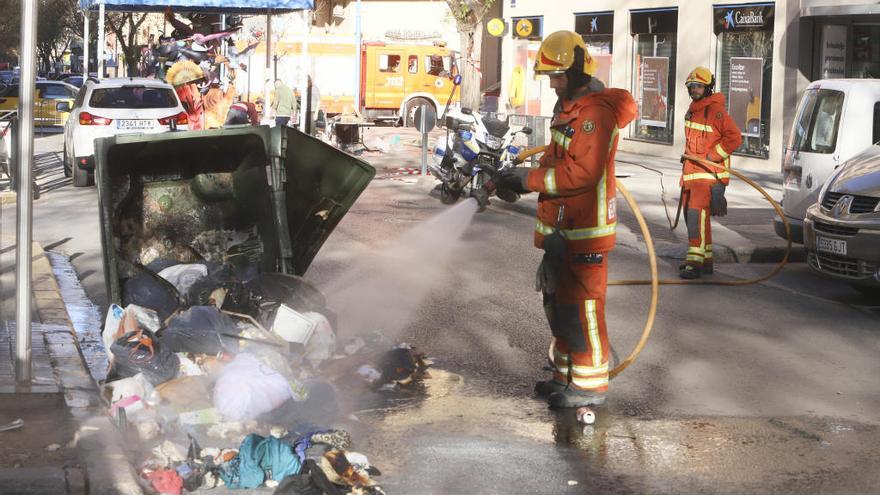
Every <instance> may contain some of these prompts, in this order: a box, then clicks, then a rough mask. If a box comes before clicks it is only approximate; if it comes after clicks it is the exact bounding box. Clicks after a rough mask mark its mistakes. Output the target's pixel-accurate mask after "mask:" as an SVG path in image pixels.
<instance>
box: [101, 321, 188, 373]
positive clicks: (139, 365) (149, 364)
mask: <svg viewBox="0 0 880 495" xmlns="http://www.w3.org/2000/svg"><path fill="white" fill-rule="evenodd" d="M110 352H111V353H113V371H114V372H115V373H116V375H117V376H120V377H122V378H127V377H130V376H135V375H137V374H138V373H143V374H144V377H145V378H146V379H147V380H148V381H149V382H150V383H152V384H153V385H158V384H160V383H164V382H167V381H168V380H171V379H172V378H174V377H175V376H177V370H178V368H179V367H180V362H179V361H178V360H177V354H174V353H173V352H168V351H166V350H164V349H162V348H161V346H160V345H159V339H157V338H156V336H155V335H154V334H153V332H150V331H149V330H142V331H138V332H128V333H126V334H125V335H123V336H122V337H121V338H119V339H118V340H117V341H116V342H114V343H113V345H112V346H110Z"/></svg>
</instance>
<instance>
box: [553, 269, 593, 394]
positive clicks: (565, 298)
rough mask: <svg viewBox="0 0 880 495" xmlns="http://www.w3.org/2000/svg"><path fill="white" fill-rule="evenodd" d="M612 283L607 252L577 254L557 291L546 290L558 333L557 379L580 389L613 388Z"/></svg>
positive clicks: (554, 358)
mask: <svg viewBox="0 0 880 495" xmlns="http://www.w3.org/2000/svg"><path fill="white" fill-rule="evenodd" d="M607 284H608V259H607V254H592V255H583V254H575V255H569V256H568V259H567V260H566V263H565V266H564V267H563V269H562V273H561V274H560V280H559V285H558V287H557V289H556V293H555V294H546V293H545V294H544V310H545V312H546V313H547V319H548V321H549V323H550V329H551V331H552V332H553V336H554V337H556V345H555V347H554V349H553V364H554V366H555V368H556V369H555V371H554V379H556V380H557V381H559V382H561V383H566V384H570V386H571V387H572V388H575V389H579V390H589V391H592V392H605V391H607V390H608V356H609V346H608V329H607V327H606V326H605V292H606V288H607Z"/></svg>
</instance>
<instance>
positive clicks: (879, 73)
mask: <svg viewBox="0 0 880 495" xmlns="http://www.w3.org/2000/svg"><path fill="white" fill-rule="evenodd" d="M852 33H853V62H852V67H851V68H850V71H849V74H848V76H849V77H862V78H878V77H880V26H877V25H862V24H854V25H853V27H852Z"/></svg>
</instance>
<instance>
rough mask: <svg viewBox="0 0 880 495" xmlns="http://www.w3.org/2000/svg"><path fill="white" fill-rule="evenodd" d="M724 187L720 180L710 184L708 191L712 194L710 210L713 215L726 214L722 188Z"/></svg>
mask: <svg viewBox="0 0 880 495" xmlns="http://www.w3.org/2000/svg"><path fill="white" fill-rule="evenodd" d="M725 189H726V187H725V186H724V184H722V183H720V182H716V183H714V184H712V186H711V187H710V188H709V192H710V193H711V195H712V199H711V201H712V202H711V210H712V216H713V217H723V216H725V215H727V199H725V198H724V190H725Z"/></svg>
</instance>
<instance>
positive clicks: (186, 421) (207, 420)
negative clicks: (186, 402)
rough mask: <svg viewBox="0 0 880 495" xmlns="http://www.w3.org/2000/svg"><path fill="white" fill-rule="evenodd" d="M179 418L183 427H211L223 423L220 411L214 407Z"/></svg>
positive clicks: (186, 413) (190, 412) (184, 414)
mask: <svg viewBox="0 0 880 495" xmlns="http://www.w3.org/2000/svg"><path fill="white" fill-rule="evenodd" d="M177 418H178V421H179V422H180V424H182V425H211V424H216V423H220V422H221V421H222V419H221V418H220V411H218V410H217V409H216V408H214V407H211V408H207V409H200V410H198V411H189V412H185V413H181V414H180V415H179V416H178V417H177Z"/></svg>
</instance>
